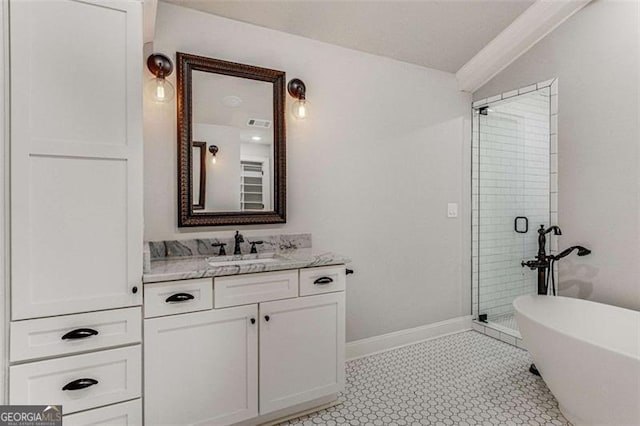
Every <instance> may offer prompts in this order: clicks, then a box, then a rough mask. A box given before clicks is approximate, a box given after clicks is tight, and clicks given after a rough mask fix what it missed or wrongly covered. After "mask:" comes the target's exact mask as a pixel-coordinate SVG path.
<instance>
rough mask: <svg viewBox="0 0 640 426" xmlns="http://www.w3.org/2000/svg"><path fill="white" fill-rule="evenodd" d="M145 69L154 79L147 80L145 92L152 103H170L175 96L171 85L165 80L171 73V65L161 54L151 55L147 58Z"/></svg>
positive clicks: (167, 58) (166, 57)
mask: <svg viewBox="0 0 640 426" xmlns="http://www.w3.org/2000/svg"><path fill="white" fill-rule="evenodd" d="M147 68H149V71H151V74H153V75H154V76H155V77H154V78H152V79H151V80H149V81H148V82H147V84H146V86H145V91H146V92H147V94H148V95H149V96H150V97H151V99H153V100H154V102H160V103H164V102H170V101H171V100H172V99H173V96H174V94H175V89H174V88H173V85H172V84H171V83H170V82H169V81H168V80H167V79H166V77H168V76H169V75H171V73H172V72H173V63H172V62H171V59H169V57H168V56H166V55H163V54H162V53H153V54H152V55H151V56H149V57H148V58H147Z"/></svg>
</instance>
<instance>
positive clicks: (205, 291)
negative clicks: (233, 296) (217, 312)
mask: <svg viewBox="0 0 640 426" xmlns="http://www.w3.org/2000/svg"><path fill="white" fill-rule="evenodd" d="M212 308H213V282H212V280H211V278H202V279H197V280H184V281H171V282H166V283H159V284H145V286H144V317H145V318H153V317H161V316H164V315H174V314H184V313H187V312H195V311H204V310H207V309H212Z"/></svg>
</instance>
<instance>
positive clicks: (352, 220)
mask: <svg viewBox="0 0 640 426" xmlns="http://www.w3.org/2000/svg"><path fill="white" fill-rule="evenodd" d="M154 50H156V51H159V52H163V53H165V54H168V55H171V56H172V57H173V56H174V55H175V52H176V51H182V52H188V53H194V54H199V55H204V56H209V57H213V58H219V59H224V60H231V61H235V62H240V63H246V64H252V65H257V66H262V67H267V68H274V69H279V70H284V71H286V72H287V78H288V79H290V78H293V77H299V78H302V79H303V80H304V81H305V83H306V85H307V98H308V100H309V101H310V103H311V104H312V107H313V110H312V113H313V115H312V116H311V117H310V118H309V119H307V120H304V121H295V120H294V119H293V118H291V117H290V116H288V117H287V157H288V163H287V173H288V174H287V182H288V192H287V198H288V212H287V213H288V217H287V223H286V224H285V225H281V226H273V225H272V226H267V225H263V226H251V227H249V226H248V227H243V228H242V232H244V233H246V234H247V235H259V234H269V233H293V232H311V233H312V234H313V244H314V246H315V247H317V248H319V249H324V250H334V251H337V252H340V253H344V254H346V255H349V256H351V257H352V258H353V264H352V267H353V268H354V269H355V271H356V273H355V275H353V276H350V277H349V279H348V289H347V339H348V340H349V341H352V340H356V339H361V338H365V337H369V336H373V335H379V334H382V333H386V332H391V331H395V330H400V329H404V328H409V327H413V326H418V325H423V324H429V323H433V322H436V321H440V320H444V319H448V318H453V317H457V316H460V315H468V314H469V313H470V305H471V303H470V293H471V292H470V277H469V275H470V265H469V258H470V255H469V253H470V247H469V244H468V243H467V242H466V240H465V239H464V235H465V233H466V234H467V236H468V235H469V234H470V233H469V223H470V220H471V219H470V212H469V211H467V210H468V206H467V204H468V203H467V202H466V201H467V200H469V199H470V195H469V194H470V192H469V186H470V185H469V181H470V176H469V173H468V170H469V162H470V155H469V153H470V139H471V135H470V101H471V100H470V96H469V95H467V94H463V93H460V92H458V90H457V87H456V80H455V77H454V75H452V74H449V73H444V72H440V71H435V70H431V69H427V68H423V67H419V66H415V65H410V64H407V63H403V62H398V61H393V60H390V59H386V58H382V57H377V56H373V55H369V54H365V53H360V52H356V51H353V50H349V49H345V48H340V47H337V46H332V45H329V44H325V43H321V42H317V41H313V40H309V39H305V38H301V37H297V36H292V35H288V34H285V33H281V32H277V31H273V30H268V29H264V28H259V27H256V26H252V25H248V24H244V23H240V22H236V21H232V20H227V19H223V18H219V17H215V16H212V15H207V14H204V13H201V12H197V11H192V10H188V9H183V8H180V7H177V6H174V5H169V4H165V3H162V2H161V3H160V5H159V10H158V19H157V28H156V39H155V42H154ZM174 78H175V75H172V76H171V79H172V80H173V81H175V80H174ZM290 101H291V99H287V102H290ZM175 167H176V112H175V105H172V106H166V105H151V104H149V103H147V104H146V105H145V222H146V223H145V238H146V239H148V240H159V239H181V238H182V239H184V238H192V237H197V236H211V235H212V233H213V232H220V233H221V234H222V235H225V236H230V235H231V233H232V228H229V227H227V228H205V229H178V228H177V226H176V177H175V176H176V169H175ZM447 202H459V203H464V204H463V205H462V206H461V207H462V209H461V217H460V218H458V219H447V217H446V216H447V215H446V207H447Z"/></svg>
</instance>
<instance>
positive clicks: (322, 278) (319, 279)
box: [313, 277, 333, 285]
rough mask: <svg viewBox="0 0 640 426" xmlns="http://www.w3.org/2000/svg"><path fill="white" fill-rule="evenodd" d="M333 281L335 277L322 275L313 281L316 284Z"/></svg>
mask: <svg viewBox="0 0 640 426" xmlns="http://www.w3.org/2000/svg"><path fill="white" fill-rule="evenodd" d="M332 282H333V278H329V277H320V278H318V279H317V280H315V281H314V282H313V283H314V284H315V285H324V284H331V283H332Z"/></svg>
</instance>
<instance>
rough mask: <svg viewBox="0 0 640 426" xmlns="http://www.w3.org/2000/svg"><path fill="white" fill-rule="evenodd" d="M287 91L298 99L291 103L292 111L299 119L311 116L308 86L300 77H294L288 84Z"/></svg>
mask: <svg viewBox="0 0 640 426" xmlns="http://www.w3.org/2000/svg"><path fill="white" fill-rule="evenodd" d="M287 91H288V92H289V94H290V95H291V97H293V98H295V99H296V101H295V102H294V103H293V105H291V113H292V114H293V116H294V117H295V118H297V119H299V120H304V119H305V118H307V117H308V116H309V102H307V87H306V86H305V85H304V82H303V81H302V80H300V79H299V78H294V79H293V80H291V81H289V83H288V84H287Z"/></svg>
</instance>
